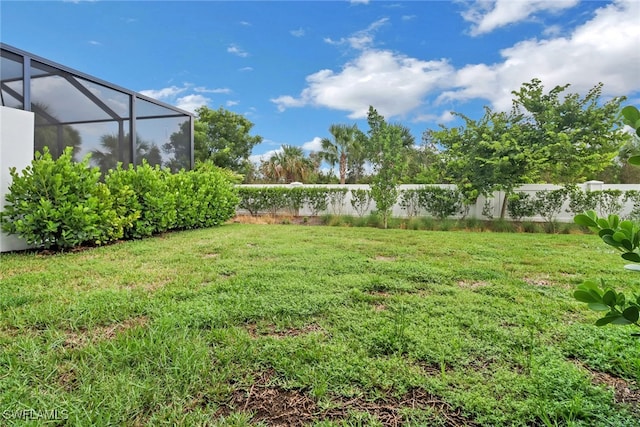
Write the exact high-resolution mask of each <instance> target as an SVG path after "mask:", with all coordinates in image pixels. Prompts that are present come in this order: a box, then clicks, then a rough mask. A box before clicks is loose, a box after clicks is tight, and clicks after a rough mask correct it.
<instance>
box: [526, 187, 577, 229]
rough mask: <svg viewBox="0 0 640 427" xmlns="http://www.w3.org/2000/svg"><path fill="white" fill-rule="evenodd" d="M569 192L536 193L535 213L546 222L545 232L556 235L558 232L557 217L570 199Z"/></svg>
mask: <svg viewBox="0 0 640 427" xmlns="http://www.w3.org/2000/svg"><path fill="white" fill-rule="evenodd" d="M568 193H569V191H568V190H567V189H566V188H559V189H557V190H542V191H538V192H537V193H536V198H535V201H534V202H533V203H534V207H535V212H536V213H537V214H538V215H540V216H541V217H542V218H544V220H545V231H546V232H547V233H554V232H555V230H556V217H557V216H558V214H559V213H560V212H561V211H562V205H564V202H565V200H567V198H568Z"/></svg>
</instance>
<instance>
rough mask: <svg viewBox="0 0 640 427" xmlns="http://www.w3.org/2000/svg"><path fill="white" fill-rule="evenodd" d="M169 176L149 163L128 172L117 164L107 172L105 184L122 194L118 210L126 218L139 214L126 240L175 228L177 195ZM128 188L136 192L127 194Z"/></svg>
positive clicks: (129, 228) (117, 204)
mask: <svg viewBox="0 0 640 427" xmlns="http://www.w3.org/2000/svg"><path fill="white" fill-rule="evenodd" d="M170 176H171V173H170V172H168V171H166V170H163V169H160V167H159V166H157V165H156V166H155V167H152V166H150V165H149V164H148V163H147V162H146V160H143V163H142V164H141V165H138V166H135V167H134V166H133V165H129V167H128V168H127V169H123V168H122V167H121V165H118V167H117V168H116V169H112V170H110V171H109V172H108V173H107V175H106V176H105V180H104V181H105V184H107V187H109V190H110V191H111V192H112V193H114V194H119V195H123V196H122V197H119V198H118V201H117V203H116V209H118V210H120V211H121V212H124V213H125V216H127V217H130V216H133V215H135V212H139V213H140V215H139V217H138V218H137V219H136V220H135V221H133V222H132V223H131V224H130V225H128V226H126V227H125V228H124V236H125V238H128V239H131V238H134V239H139V238H142V237H148V236H151V235H153V234H154V233H159V232H163V231H167V230H170V229H173V228H176V223H177V220H178V218H177V211H176V196H177V192H174V191H175V188H174V191H171V187H170V183H169V181H170V180H171V178H170ZM180 179H182V178H179V179H178V180H180ZM127 188H128V189H131V190H133V192H132V193H128V192H127V190H126V189H127ZM187 191H188V190H187ZM125 194H128V197H125V196H124V195H125Z"/></svg>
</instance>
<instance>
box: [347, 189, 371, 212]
mask: <svg viewBox="0 0 640 427" xmlns="http://www.w3.org/2000/svg"><path fill="white" fill-rule="evenodd" d="M350 202H351V206H352V207H353V209H354V210H355V211H356V213H357V214H358V216H359V217H360V218H362V217H363V216H364V214H365V213H366V212H367V211H368V210H369V207H370V206H371V192H370V191H369V190H362V189H354V190H351V200H350Z"/></svg>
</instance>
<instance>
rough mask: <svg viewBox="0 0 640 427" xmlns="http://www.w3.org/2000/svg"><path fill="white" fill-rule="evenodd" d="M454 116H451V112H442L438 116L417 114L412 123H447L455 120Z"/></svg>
mask: <svg viewBox="0 0 640 427" xmlns="http://www.w3.org/2000/svg"><path fill="white" fill-rule="evenodd" d="M455 118H456V116H454V115H453V114H452V112H451V111H444V112H443V113H442V114H440V115H439V116H438V115H436V114H419V115H417V116H416V117H415V118H414V119H413V122H414V123H421V122H435V123H442V124H444V123H449V122H452V121H453V120H455Z"/></svg>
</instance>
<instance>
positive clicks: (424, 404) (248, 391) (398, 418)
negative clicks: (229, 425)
mask: <svg viewBox="0 0 640 427" xmlns="http://www.w3.org/2000/svg"><path fill="white" fill-rule="evenodd" d="M272 378H273V372H266V373H263V374H261V375H260V376H259V377H258V378H257V379H256V380H255V383H254V384H253V385H252V386H251V387H249V388H242V389H238V390H236V391H234V392H233V394H232V396H231V398H230V399H229V400H228V401H227V402H226V403H224V404H222V405H221V406H220V409H219V410H218V411H217V413H216V416H218V417H222V416H228V415H230V414H231V413H234V412H249V413H251V414H253V417H252V418H251V422H252V423H258V422H263V423H265V424H267V425H268V426H273V427H284V426H304V425H309V424H312V423H315V422H319V421H335V422H339V421H344V420H348V419H349V417H350V414H353V413H355V412H359V413H368V414H369V415H370V416H372V417H375V418H376V419H377V420H378V421H379V422H380V423H381V424H382V425H384V426H402V425H405V424H406V423H407V421H408V420H407V419H406V417H405V416H404V415H403V411H404V410H428V411H429V412H430V413H431V414H433V415H432V420H434V421H435V420H438V421H439V422H440V424H441V425H445V426H476V425H477V424H476V423H474V422H473V421H471V420H469V419H467V418H466V417H465V416H464V415H462V414H461V412H460V410H454V409H453V408H452V407H451V405H449V404H448V403H446V402H444V401H442V400H441V399H439V398H437V397H435V396H433V395H431V394H429V393H427V392H426V391H424V390H421V389H412V390H410V391H408V392H407V393H405V394H404V395H403V396H401V397H399V398H396V397H388V398H385V399H378V400H375V401H369V400H366V399H364V398H363V397H355V398H345V397H339V398H335V399H333V400H332V401H331V405H330V406H331V407H330V408H328V409H322V408H320V407H319V406H318V405H317V404H316V402H315V401H314V400H313V399H312V398H311V397H310V396H308V395H307V394H306V393H304V392H302V391H300V390H297V389H284V388H282V387H279V386H276V385H273V384H272V381H271V380H272Z"/></svg>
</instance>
